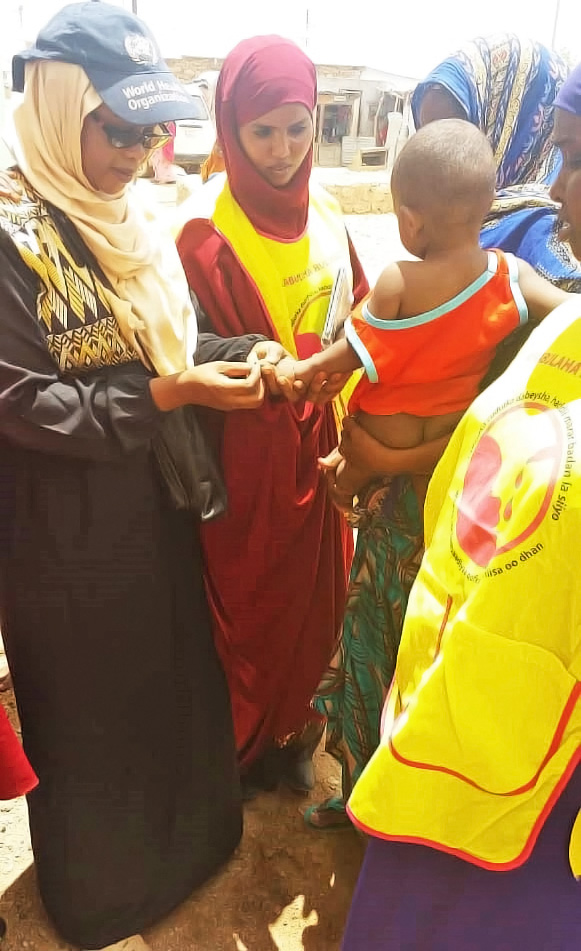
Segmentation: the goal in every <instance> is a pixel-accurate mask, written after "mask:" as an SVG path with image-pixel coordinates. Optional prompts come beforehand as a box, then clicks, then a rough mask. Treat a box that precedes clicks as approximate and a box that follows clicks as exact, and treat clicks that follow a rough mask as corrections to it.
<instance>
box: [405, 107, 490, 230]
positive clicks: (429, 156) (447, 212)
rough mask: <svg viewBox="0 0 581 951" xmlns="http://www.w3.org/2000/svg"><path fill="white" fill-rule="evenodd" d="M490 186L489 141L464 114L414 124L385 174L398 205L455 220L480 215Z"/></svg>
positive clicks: (486, 207) (486, 208)
mask: <svg viewBox="0 0 581 951" xmlns="http://www.w3.org/2000/svg"><path fill="white" fill-rule="evenodd" d="M495 186H496V166H495V163H494V156H493V153H492V149H491V147H490V144H489V142H488V140H487V138H486V136H484V135H483V134H482V132H480V130H479V129H478V128H477V127H476V126H475V125H472V124H471V123H470V122H466V121H465V120H464V119H439V120H437V121H436V122H430V123H429V124H428V125H426V126H423V127H422V128H421V129H419V131H418V132H416V133H415V135H413V136H412V137H411V138H410V139H409V141H408V142H407V143H406V144H405V146H404V147H403V149H402V150H401V152H400V154H399V156H398V157H397V160H396V162H395V165H394V167H393V172H392V177H391V187H392V191H393V192H394V195H395V197H396V200H397V201H398V203H399V204H400V205H407V206H408V207H409V208H413V209H415V210H416V211H419V212H422V213H426V214H431V213H437V214H438V215H439V216H441V218H442V220H443V221H445V222H447V223H458V224H469V223H471V222H476V221H477V220H480V221H481V220H482V218H484V216H485V215H486V214H487V212H488V211H489V209H490V205H491V204H492V200H493V198H494V191H495Z"/></svg>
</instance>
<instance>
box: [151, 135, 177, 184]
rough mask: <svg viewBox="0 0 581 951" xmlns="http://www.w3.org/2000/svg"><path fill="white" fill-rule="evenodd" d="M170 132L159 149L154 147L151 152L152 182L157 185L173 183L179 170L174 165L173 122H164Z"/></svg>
mask: <svg viewBox="0 0 581 951" xmlns="http://www.w3.org/2000/svg"><path fill="white" fill-rule="evenodd" d="M166 126H167V129H168V132H169V134H170V138H169V140H168V141H167V142H166V144H165V145H162V147H161V148H160V149H155V150H154V151H153V152H152V153H151V157H150V159H149V162H150V164H151V167H152V169H153V175H154V178H153V180H154V182H156V183H157V184H158V185H173V184H175V181H176V175H177V173H178V171H179V169H178V168H177V166H176V165H174V140H175V135H176V124H175V122H167V123H166Z"/></svg>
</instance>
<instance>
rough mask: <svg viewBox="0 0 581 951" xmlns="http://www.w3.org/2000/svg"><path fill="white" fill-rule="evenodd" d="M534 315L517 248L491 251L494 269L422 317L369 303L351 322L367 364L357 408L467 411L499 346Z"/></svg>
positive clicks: (381, 412)
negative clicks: (383, 314) (375, 310)
mask: <svg viewBox="0 0 581 951" xmlns="http://www.w3.org/2000/svg"><path fill="white" fill-rule="evenodd" d="M527 319H528V310H527V305H526V302H525V299H524V297H523V295H522V292H521V290H520V287H519V284H518V262H517V260H516V258H515V257H514V256H513V255H512V254H504V253H503V252H502V251H489V252H488V268H487V269H486V271H485V272H484V274H481V275H480V277H478V278H477V279H476V280H475V281H473V283H472V284H470V286H469V287H467V288H466V289H465V290H463V291H461V292H460V293H459V294H457V295H456V296H455V297H453V298H452V300H450V301H448V302H447V303H445V304H442V305H441V306H440V307H436V308H434V309H433V310H430V311H427V312H426V313H425V314H419V315H418V316H417V317H407V318H400V319H397V320H380V319H379V318H377V317H374V316H373V314H372V313H371V312H370V311H369V307H368V306H367V303H366V302H364V304H363V305H362V306H360V307H359V309H358V310H356V311H355V312H354V313H353V314H352V316H351V317H350V318H349V320H348V321H347V322H346V324H345V334H346V337H347V340H348V341H349V343H350V344H351V346H352V347H353V349H354V350H355V352H356V353H357V355H358V357H359V358H360V360H361V362H362V364H363V368H364V370H365V374H364V376H363V377H362V378H361V380H360V382H359V383H358V385H357V387H356V389H355V391H354V393H353V396H352V398H351V401H350V404H349V411H350V412H351V413H354V412H356V411H357V410H363V411H364V412H366V413H370V414H371V415H373V416H392V415H394V414H396V413H410V414H411V415H413V416H440V415H442V414H444V413H455V412H459V411H462V410H465V409H466V408H467V407H468V406H469V405H470V403H471V402H472V400H473V399H474V398H475V396H476V395H477V393H478V386H479V384H480V381H481V380H482V378H483V377H484V375H485V373H486V371H487V370H488V367H489V365H490V363H491V362H492V358H493V357H494V354H495V351H496V347H497V346H498V344H499V343H500V341H501V340H503V339H504V338H505V337H506V336H508V334H509V333H510V332H511V331H512V330H514V329H515V328H516V327H518V326H519V324H524V323H526V322H527Z"/></svg>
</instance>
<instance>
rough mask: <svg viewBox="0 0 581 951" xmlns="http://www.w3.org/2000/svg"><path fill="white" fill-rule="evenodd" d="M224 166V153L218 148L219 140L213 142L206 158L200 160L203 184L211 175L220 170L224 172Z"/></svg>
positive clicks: (216, 173)
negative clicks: (202, 160)
mask: <svg viewBox="0 0 581 951" xmlns="http://www.w3.org/2000/svg"><path fill="white" fill-rule="evenodd" d="M225 169H226V166H225V165H224V155H223V153H222V149H221V148H220V143H219V142H217V141H216V142H214V144H213V146H212V151H211V152H210V154H209V155H208V158H207V159H206V160H205V161H204V162H202V164H201V166H200V176H201V179H202V182H203V183H204V185H205V184H206V182H207V181H209V180H210V179H211V178H212V176H213V175H218V174H219V173H220V172H224V171H225Z"/></svg>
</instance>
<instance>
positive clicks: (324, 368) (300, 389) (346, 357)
mask: <svg viewBox="0 0 581 951" xmlns="http://www.w3.org/2000/svg"><path fill="white" fill-rule="evenodd" d="M360 366H361V360H360V359H359V357H358V356H357V354H356V353H355V350H354V349H353V348H352V346H351V344H349V343H348V342H347V340H346V338H344V337H343V338H342V339H341V340H337V341H336V342H335V343H334V344H332V345H331V346H330V347H329V348H328V349H327V350H322V351H321V353H315V354H313V356H312V357H309V359H308V360H293V359H292V358H291V357H284V358H283V359H282V360H281V361H280V362H279V363H277V364H276V366H275V367H274V372H275V374H276V378H277V381H278V382H279V384H280V383H283V384H284V383H286V381H288V382H290V383H291V384H292V386H293V388H294V390H295V392H297V393H306V391H307V390H308V388H309V386H310V385H311V383H312V382H313V380H314V378H315V377H316V376H317V374H323V375H324V377H325V379H329V377H331V376H332V375H333V374H334V373H352V372H353V370H357V369H359V367H360ZM330 398H331V397H330ZM319 402H322V400H319Z"/></svg>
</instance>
